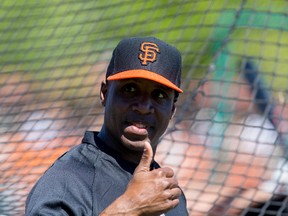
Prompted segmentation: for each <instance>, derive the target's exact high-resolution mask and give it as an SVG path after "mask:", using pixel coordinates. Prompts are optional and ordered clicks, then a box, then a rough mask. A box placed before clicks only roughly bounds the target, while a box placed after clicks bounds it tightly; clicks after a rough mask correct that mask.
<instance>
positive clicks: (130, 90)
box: [123, 85, 136, 93]
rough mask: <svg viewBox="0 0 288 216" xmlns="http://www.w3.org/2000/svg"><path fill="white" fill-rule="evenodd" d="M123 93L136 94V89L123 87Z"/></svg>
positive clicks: (127, 86) (131, 86)
mask: <svg viewBox="0 0 288 216" xmlns="http://www.w3.org/2000/svg"><path fill="white" fill-rule="evenodd" d="M123 91H124V92H126V93H133V92H136V87H135V86H134V85H125V86H124V87H123Z"/></svg>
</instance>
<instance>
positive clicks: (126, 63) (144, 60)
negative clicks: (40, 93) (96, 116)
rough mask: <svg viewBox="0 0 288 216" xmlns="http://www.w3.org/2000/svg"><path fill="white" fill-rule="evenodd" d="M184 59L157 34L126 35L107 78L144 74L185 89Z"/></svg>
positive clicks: (179, 90) (169, 85) (162, 82)
mask: <svg viewBox="0 0 288 216" xmlns="http://www.w3.org/2000/svg"><path fill="white" fill-rule="evenodd" d="M181 68H182V60H181V54H180V52H179V51H178V50H177V49H176V48H175V47H173V46H171V45H169V44H167V43H165V42H164V41H162V40H159V39H157V38H155V37H133V38H125V39H123V40H122V41H120V42H119V44H118V45H117V46H116V48H115V49H114V51H113V55H112V58H111V61H110V64H109V66H108V69H107V73H106V79H107V80H121V79H131V78H143V79H149V80H152V81H155V82H157V83H160V84H162V85H165V86H167V87H169V88H172V89H174V90H175V91H177V92H179V93H182V92H183V91H182V89H180V84H181Z"/></svg>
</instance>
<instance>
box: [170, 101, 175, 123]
mask: <svg viewBox="0 0 288 216" xmlns="http://www.w3.org/2000/svg"><path fill="white" fill-rule="evenodd" d="M175 113H176V106H175V103H174V104H173V107H172V114H171V117H170V119H172V118H174V116H175Z"/></svg>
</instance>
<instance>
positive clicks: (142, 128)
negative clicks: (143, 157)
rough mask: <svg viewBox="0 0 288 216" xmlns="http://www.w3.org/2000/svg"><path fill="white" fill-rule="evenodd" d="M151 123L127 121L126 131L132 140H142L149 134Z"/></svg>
mask: <svg viewBox="0 0 288 216" xmlns="http://www.w3.org/2000/svg"><path fill="white" fill-rule="evenodd" d="M149 129H150V125H149V124H147V123H143V122H126V127H125V128H124V133H125V136H126V137H129V138H130V139H131V140H142V139H145V138H146V137H147V136H148V131H149Z"/></svg>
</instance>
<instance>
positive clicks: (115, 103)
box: [101, 79, 175, 151]
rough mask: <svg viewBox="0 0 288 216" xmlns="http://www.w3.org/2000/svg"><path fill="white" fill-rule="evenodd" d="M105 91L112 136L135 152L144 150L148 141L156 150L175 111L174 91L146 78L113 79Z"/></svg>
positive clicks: (103, 92) (108, 128)
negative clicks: (145, 142)
mask: <svg viewBox="0 0 288 216" xmlns="http://www.w3.org/2000/svg"><path fill="white" fill-rule="evenodd" d="M103 89H104V90H103ZM101 91H102V94H103V98H102V99H103V101H102V102H103V104H104V105H105V119H104V125H105V127H106V129H107V131H108V133H109V135H110V136H112V139H113V140H114V141H116V142H120V143H122V145H123V146H124V147H125V148H128V149H129V150H133V151H143V147H144V141H145V140H148V141H150V142H151V145H152V148H153V149H154V150H155V148H156V145H157V143H158V140H159V138H160V137H161V136H162V134H163V133H164V132H165V130H166V128H167V126H168V124H169V121H170V119H171V117H172V115H173V113H174V110H175V104H174V97H175V92H174V90H172V89H170V88H168V87H166V86H164V85H161V84H158V83H156V82H153V81H149V80H146V79H125V80H118V81H110V82H109V83H108V85H106V86H105V87H104V88H103V87H102V90H101Z"/></svg>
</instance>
